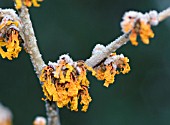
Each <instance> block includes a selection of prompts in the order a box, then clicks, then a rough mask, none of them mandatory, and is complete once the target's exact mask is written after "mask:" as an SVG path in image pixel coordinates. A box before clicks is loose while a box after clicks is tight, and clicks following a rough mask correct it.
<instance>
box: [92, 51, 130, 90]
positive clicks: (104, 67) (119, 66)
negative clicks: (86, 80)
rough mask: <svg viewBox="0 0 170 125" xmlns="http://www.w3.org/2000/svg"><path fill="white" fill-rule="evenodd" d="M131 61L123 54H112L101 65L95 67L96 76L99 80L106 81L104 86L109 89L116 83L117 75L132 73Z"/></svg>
mask: <svg viewBox="0 0 170 125" xmlns="http://www.w3.org/2000/svg"><path fill="white" fill-rule="evenodd" d="M128 62H129V59H128V58H127V57H124V55H123V54H120V55H116V53H112V54H110V55H109V56H108V57H107V58H106V59H105V60H104V61H102V62H101V63H100V65H98V66H96V67H94V71H95V74H94V76H95V77H96V78H97V79H98V80H105V82H104V86H105V87H108V86H109V85H110V84H113V83H114V81H115V75H116V74H120V73H122V74H126V73H128V72H129V71H130V66H129V63H128Z"/></svg>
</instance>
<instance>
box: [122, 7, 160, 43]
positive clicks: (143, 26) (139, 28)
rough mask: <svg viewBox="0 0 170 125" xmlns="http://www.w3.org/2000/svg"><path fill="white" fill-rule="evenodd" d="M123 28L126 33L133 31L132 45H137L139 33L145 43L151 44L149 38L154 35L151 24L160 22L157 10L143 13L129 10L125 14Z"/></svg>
mask: <svg viewBox="0 0 170 125" xmlns="http://www.w3.org/2000/svg"><path fill="white" fill-rule="evenodd" d="M122 19H123V21H122V22H121V28H122V31H123V32H124V33H128V32H130V31H131V34H130V36H129V39H130V41H131V43H132V45H134V46H137V45H138V42H137V36H138V35H139V36H140V38H141V40H142V42H143V43H144V44H149V38H153V37H154V33H153V31H152V29H151V26H152V25H153V26H156V25H158V23H159V20H158V13H157V11H154V10H153V11H150V12H149V13H145V14H142V13H141V12H136V11H129V12H126V13H125V14H124V16H123V18H122Z"/></svg>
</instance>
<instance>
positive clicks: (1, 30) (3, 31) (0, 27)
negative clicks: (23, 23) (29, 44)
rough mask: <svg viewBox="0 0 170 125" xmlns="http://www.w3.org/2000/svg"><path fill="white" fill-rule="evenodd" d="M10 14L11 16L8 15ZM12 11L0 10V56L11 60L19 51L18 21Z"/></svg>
mask: <svg viewBox="0 0 170 125" xmlns="http://www.w3.org/2000/svg"><path fill="white" fill-rule="evenodd" d="M9 12H10V13H12V15H11V14H10V15H8V14H9ZM14 15H15V12H14V11H13V10H12V9H6V10H0V55H1V56H2V58H7V59H9V60H12V59H13V58H17V57H18V54H19V52H20V51H21V49H22V48H21V46H20V44H21V41H22V40H21V37H20V35H19V32H20V30H19V27H20V21H19V19H17V18H15V16H14Z"/></svg>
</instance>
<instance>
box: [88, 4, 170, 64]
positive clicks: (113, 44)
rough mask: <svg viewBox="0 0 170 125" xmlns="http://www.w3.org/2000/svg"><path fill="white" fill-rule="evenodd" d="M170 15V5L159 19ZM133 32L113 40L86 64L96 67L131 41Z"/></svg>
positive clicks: (161, 13)
mask: <svg viewBox="0 0 170 125" xmlns="http://www.w3.org/2000/svg"><path fill="white" fill-rule="evenodd" d="M169 16H170V7H169V8H167V9H166V10H163V11H162V12H160V13H159V14H158V21H159V22H161V21H163V20H165V19H166V18H168V17H169ZM130 33H131V32H128V33H125V34H123V35H122V36H120V37H119V38H117V39H116V40H115V41H113V42H111V43H110V44H109V45H107V46H106V47H105V50H102V51H101V52H100V53H96V54H94V55H92V56H91V57H90V58H89V59H87V60H86V64H87V65H88V66H91V67H95V66H96V65H98V64H99V63H100V62H101V61H102V60H104V59H105V58H106V57H107V56H108V55H110V54H111V53H112V52H115V51H116V50H117V49H119V48H120V47H121V46H123V45H124V44H126V43H127V42H128V41H129V35H130Z"/></svg>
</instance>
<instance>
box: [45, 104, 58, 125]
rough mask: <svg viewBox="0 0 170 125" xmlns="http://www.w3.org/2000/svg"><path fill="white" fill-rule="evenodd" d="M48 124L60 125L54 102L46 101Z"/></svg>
mask: <svg viewBox="0 0 170 125" xmlns="http://www.w3.org/2000/svg"><path fill="white" fill-rule="evenodd" d="M45 106H46V111H47V112H46V114H47V117H48V125H60V117H59V109H58V107H57V105H56V104H55V102H49V101H46V105H45Z"/></svg>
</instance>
